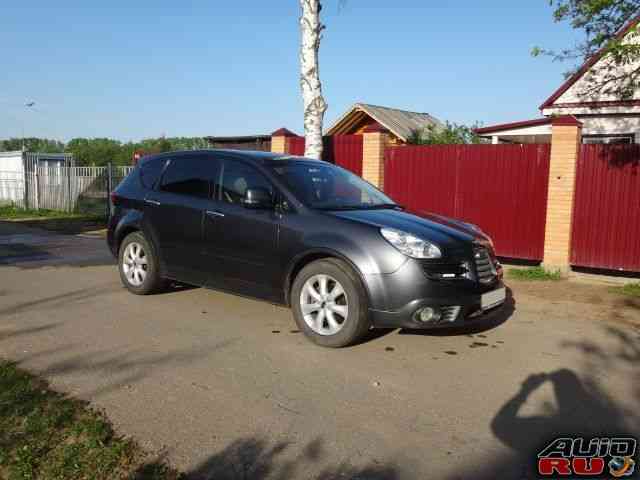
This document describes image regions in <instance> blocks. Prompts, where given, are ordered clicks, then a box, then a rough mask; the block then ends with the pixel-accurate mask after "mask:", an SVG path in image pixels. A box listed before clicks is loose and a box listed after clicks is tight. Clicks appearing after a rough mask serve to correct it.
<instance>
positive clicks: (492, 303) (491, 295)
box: [480, 287, 507, 310]
mask: <svg viewBox="0 0 640 480" xmlns="http://www.w3.org/2000/svg"><path fill="white" fill-rule="evenodd" d="M506 298H507V289H506V288H504V287H503V288H498V289H497V290H493V291H491V292H487V293H483V294H482V295H481V297H480V307H481V308H482V310H488V309H490V308H493V307H497V306H498V305H500V304H502V303H504V301H505V300H506Z"/></svg>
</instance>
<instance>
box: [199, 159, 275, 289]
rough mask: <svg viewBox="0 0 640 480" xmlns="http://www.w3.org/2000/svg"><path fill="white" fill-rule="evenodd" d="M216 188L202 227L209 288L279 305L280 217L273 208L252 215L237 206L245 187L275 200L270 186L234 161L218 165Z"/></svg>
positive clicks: (254, 169) (255, 170)
mask: <svg viewBox="0 0 640 480" xmlns="http://www.w3.org/2000/svg"><path fill="white" fill-rule="evenodd" d="M217 185H218V186H217V188H215V190H216V196H217V198H216V201H215V202H213V203H212V207H211V208H210V209H209V211H208V213H207V215H206V218H205V223H204V238H205V243H206V252H207V264H208V265H209V266H210V267H209V271H210V274H209V284H210V285H211V286H212V287H214V288H222V289H227V290H233V291H235V292H237V293H241V294H246V295H251V296H257V297H261V298H266V299H271V300H275V301H281V300H282V298H281V297H282V285H281V281H282V277H283V272H282V265H281V262H280V255H279V252H278V228H279V225H280V222H281V216H280V215H279V214H278V213H276V211H275V210H274V209H265V210H253V209H249V208H245V207H244V206H243V204H242V200H243V199H244V195H245V192H246V190H247V188H266V189H268V190H269V191H271V192H272V194H274V195H275V191H274V187H273V185H272V184H271V182H270V181H269V180H268V179H267V178H266V177H265V176H264V175H263V174H262V173H261V172H259V171H258V170H257V169H256V168H255V167H254V166H252V165H250V164H248V163H244V162H242V161H241V160H236V159H225V160H224V161H223V167H222V174H221V178H220V180H219V182H218V184H217Z"/></svg>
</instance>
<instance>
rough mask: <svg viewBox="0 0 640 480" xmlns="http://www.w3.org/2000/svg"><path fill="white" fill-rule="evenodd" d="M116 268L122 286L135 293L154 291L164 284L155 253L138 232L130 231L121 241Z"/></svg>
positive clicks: (145, 293) (147, 293)
mask: <svg viewBox="0 0 640 480" xmlns="http://www.w3.org/2000/svg"><path fill="white" fill-rule="evenodd" d="M118 269H119V270H120V279H121V280H122V283H123V284H124V286H125V287H127V289H128V290H129V291H130V292H132V293H135V294H136V295H149V294H151V293H155V292H157V291H159V290H161V289H162V287H163V285H164V280H163V279H162V277H161V276H160V270H159V268H158V260H157V258H156V256H155V253H154V252H153V250H152V248H151V246H150V245H149V242H148V241H147V239H146V238H144V235H142V233H140V232H133V233H130V234H129V235H127V236H126V237H125V239H124V240H123V241H122V244H121V245H120V249H119V253H118Z"/></svg>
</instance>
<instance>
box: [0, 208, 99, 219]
mask: <svg viewBox="0 0 640 480" xmlns="http://www.w3.org/2000/svg"><path fill="white" fill-rule="evenodd" d="M88 216H89V217H95V218H97V217H98V215H86V214H82V213H69V212H61V211H58V210H44V209H43V210H32V209H30V208H18V207H16V206H15V205H3V206H0V219H6V220H20V219H25V218H29V219H31V218H86V217H88Z"/></svg>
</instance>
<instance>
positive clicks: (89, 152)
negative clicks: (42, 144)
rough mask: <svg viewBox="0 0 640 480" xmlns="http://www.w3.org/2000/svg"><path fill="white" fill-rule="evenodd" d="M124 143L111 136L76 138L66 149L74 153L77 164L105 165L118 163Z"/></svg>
mask: <svg viewBox="0 0 640 480" xmlns="http://www.w3.org/2000/svg"><path fill="white" fill-rule="evenodd" d="M121 149H122V144H121V142H120V141H118V140H113V139H111V138H74V139H73V140H71V141H70V142H69V143H67V145H66V148H65V151H67V152H70V153H73V157H74V158H75V160H76V165H93V166H104V165H107V164H108V163H109V162H111V163H114V164H116V163H118V160H119V158H120V155H119V154H120V151H121Z"/></svg>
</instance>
